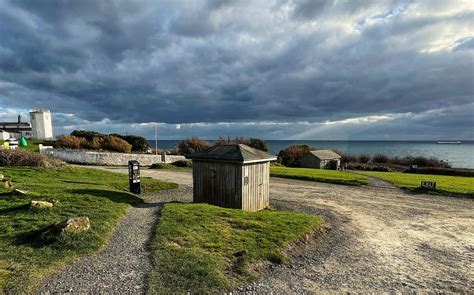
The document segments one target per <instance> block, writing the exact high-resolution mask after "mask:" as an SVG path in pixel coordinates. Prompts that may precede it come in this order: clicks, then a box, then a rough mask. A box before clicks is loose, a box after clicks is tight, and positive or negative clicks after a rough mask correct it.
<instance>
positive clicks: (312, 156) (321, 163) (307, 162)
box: [300, 150, 341, 170]
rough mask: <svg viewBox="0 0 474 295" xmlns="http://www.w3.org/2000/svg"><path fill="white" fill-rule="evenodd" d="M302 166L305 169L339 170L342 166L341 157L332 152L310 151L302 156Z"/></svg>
mask: <svg viewBox="0 0 474 295" xmlns="http://www.w3.org/2000/svg"><path fill="white" fill-rule="evenodd" d="M300 166H301V167H305V168H317V169H332V170H338V169H339V168H340V166H341V156H340V155H339V154H337V153H335V152H334V151H332V150H314V151H309V152H306V153H304V154H303V155H302V156H301V158H300Z"/></svg>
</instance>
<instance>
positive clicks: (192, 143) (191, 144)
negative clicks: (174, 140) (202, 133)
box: [176, 136, 212, 155]
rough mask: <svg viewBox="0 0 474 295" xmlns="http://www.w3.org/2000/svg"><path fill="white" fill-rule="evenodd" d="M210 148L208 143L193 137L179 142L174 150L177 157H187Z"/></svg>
mask: <svg viewBox="0 0 474 295" xmlns="http://www.w3.org/2000/svg"><path fill="white" fill-rule="evenodd" d="M211 146H212V145H211V144H210V143H209V142H207V141H205V140H202V139H200V138H199V137H197V136H193V137H191V138H187V139H185V140H182V141H180V142H179V143H178V144H177V146H176V148H177V150H178V154H179V155H188V154H191V153H194V152H197V151H202V150H205V149H207V148H210V147H211Z"/></svg>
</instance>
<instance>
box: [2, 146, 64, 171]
mask: <svg viewBox="0 0 474 295" xmlns="http://www.w3.org/2000/svg"><path fill="white" fill-rule="evenodd" d="M62 165H64V162H63V161H61V160H58V159H55V158H52V157H50V156H46V155H41V154H38V153H34V152H30V151H27V150H23V149H15V150H10V149H5V150H0V166H35V167H59V166H62Z"/></svg>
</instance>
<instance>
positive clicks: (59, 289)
mask: <svg viewBox="0 0 474 295" xmlns="http://www.w3.org/2000/svg"><path fill="white" fill-rule="evenodd" d="M191 200H192V189H191V187H189V186H182V187H180V188H179V189H175V190H167V191H163V192H160V193H158V194H154V195H147V201H148V203H146V204H140V205H137V206H135V207H132V208H130V209H129V210H128V212H127V215H126V216H125V218H124V219H123V220H121V221H120V223H119V225H118V227H117V228H116V229H115V231H114V232H113V234H112V237H111V239H110V241H109V243H108V244H107V245H106V246H105V248H104V249H103V250H102V251H100V252H99V253H97V254H96V255H93V256H88V257H85V258H83V259H81V260H79V261H78V262H76V263H72V264H70V265H68V266H67V267H66V268H65V269H63V270H62V271H61V272H60V274H58V275H57V276H54V277H52V278H50V279H48V280H47V281H46V282H45V283H44V285H43V287H42V288H41V289H40V290H39V293H68V292H74V293H109V294H113V293H120V294H124V293H129V294H131V293H132V294H137V293H144V291H145V288H146V276H147V274H148V273H149V272H150V271H151V269H152V266H151V263H150V257H149V255H150V253H149V251H148V242H149V239H150V237H151V236H152V232H153V228H154V226H155V224H156V221H157V217H158V213H159V210H160V209H161V207H162V203H163V202H169V201H185V202H189V201H191Z"/></svg>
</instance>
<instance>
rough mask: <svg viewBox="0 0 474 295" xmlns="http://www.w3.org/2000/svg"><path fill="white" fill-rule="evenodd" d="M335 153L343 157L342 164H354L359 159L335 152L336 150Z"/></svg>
mask: <svg viewBox="0 0 474 295" xmlns="http://www.w3.org/2000/svg"><path fill="white" fill-rule="evenodd" d="M333 151H334V152H335V153H336V154H338V155H339V156H341V163H353V162H357V161H358V157H356V156H354V155H351V154H346V153H344V152H343V151H340V150H335V149H333Z"/></svg>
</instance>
